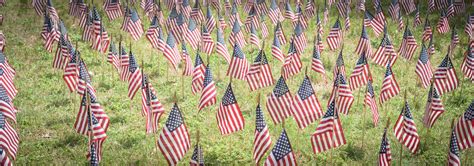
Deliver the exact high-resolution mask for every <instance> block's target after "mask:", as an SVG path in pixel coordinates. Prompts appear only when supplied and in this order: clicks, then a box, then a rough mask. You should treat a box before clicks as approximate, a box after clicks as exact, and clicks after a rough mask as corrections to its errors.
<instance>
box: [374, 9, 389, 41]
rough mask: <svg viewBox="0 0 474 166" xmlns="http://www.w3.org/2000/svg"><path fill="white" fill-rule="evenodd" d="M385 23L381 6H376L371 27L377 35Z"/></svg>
mask: <svg viewBox="0 0 474 166" xmlns="http://www.w3.org/2000/svg"><path fill="white" fill-rule="evenodd" d="M386 23H387V21H386V20H385V15H383V11H382V6H377V10H376V13H375V17H374V19H373V20H372V28H373V29H374V32H375V35H376V36H379V35H380V34H381V33H382V32H383V29H384V27H385V26H386Z"/></svg>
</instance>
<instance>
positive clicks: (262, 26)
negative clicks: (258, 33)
mask: <svg viewBox="0 0 474 166" xmlns="http://www.w3.org/2000/svg"><path fill="white" fill-rule="evenodd" d="M260 29H261V30H262V37H263V38H264V39H266V38H267V37H268V35H269V32H268V27H267V24H265V18H264V16H263V15H262V16H261V17H260Z"/></svg>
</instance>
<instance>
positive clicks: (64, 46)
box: [53, 35, 71, 69]
mask: <svg viewBox="0 0 474 166" xmlns="http://www.w3.org/2000/svg"><path fill="white" fill-rule="evenodd" d="M70 45H71V44H70V43H69V41H67V39H66V38H65V37H64V35H60V37H59V42H58V47H57V49H56V54H55V55H54V58H53V68H56V69H64V68H65V67H66V64H67V61H68V60H69V57H70V55H69V50H68V47H69V46H70Z"/></svg>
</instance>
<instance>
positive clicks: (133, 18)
mask: <svg viewBox="0 0 474 166" xmlns="http://www.w3.org/2000/svg"><path fill="white" fill-rule="evenodd" d="M127 31H128V32H129V33H130V35H131V36H132V38H133V40H138V39H140V37H141V36H142V34H143V25H142V21H141V20H140V17H138V13H137V11H135V10H134V9H130V20H129V22H128V24H127Z"/></svg>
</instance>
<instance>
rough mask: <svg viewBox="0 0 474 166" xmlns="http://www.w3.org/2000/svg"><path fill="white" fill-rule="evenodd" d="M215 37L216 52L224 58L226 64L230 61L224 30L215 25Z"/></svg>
mask: <svg viewBox="0 0 474 166" xmlns="http://www.w3.org/2000/svg"><path fill="white" fill-rule="evenodd" d="M216 38H217V40H216V43H215V46H216V52H217V53H218V54H219V55H221V56H222V57H223V58H224V59H225V61H226V62H227V64H229V63H230V54H229V51H228V49H227V46H226V44H225V41H224V31H223V30H222V29H221V27H217V31H216Z"/></svg>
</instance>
